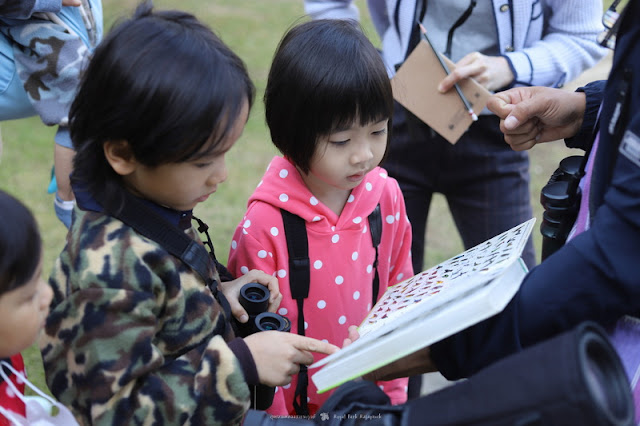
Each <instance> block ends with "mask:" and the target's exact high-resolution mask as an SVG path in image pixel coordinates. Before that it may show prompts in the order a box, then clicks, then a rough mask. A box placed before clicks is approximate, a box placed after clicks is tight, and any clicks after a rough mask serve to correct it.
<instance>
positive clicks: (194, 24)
mask: <svg viewBox="0 0 640 426" xmlns="http://www.w3.org/2000/svg"><path fill="white" fill-rule="evenodd" d="M254 93H255V89H254V86H253V83H252V82H251V80H250V78H249V75H248V73H247V70H246V67H245V65H244V63H243V62H242V60H241V59H240V58H238V56H236V55H235V54H234V53H233V52H232V51H231V50H230V49H229V48H228V47H227V46H226V45H225V44H224V43H223V42H222V41H221V40H220V39H219V38H218V37H217V36H216V35H215V34H214V33H213V32H212V31H211V29H209V28H208V27H206V26H205V25H203V24H202V23H200V22H199V21H198V20H197V19H196V18H195V17H194V16H193V15H191V14H188V13H185V12H180V11H175V10H173V11H154V10H153V7H152V4H151V2H150V1H147V2H144V3H142V4H141V5H139V6H138V8H137V10H136V11H135V13H134V15H133V17H132V18H130V19H127V20H124V21H121V22H120V23H118V24H117V25H116V26H115V27H114V28H113V29H112V30H111V31H110V33H109V34H108V35H107V36H106V37H105V38H104V40H103V41H102V42H101V43H100V45H99V46H98V47H97V48H96V51H95V53H94V55H93V57H92V59H91V61H90V63H89V66H88V67H87V71H86V72H85V74H84V76H83V80H82V83H81V86H80V89H79V91H78V94H77V96H76V98H75V100H74V102H73V105H72V107H71V111H70V114H69V118H70V131H71V138H72V140H73V144H74V148H75V150H76V155H75V159H74V171H73V174H72V178H71V180H72V183H73V184H74V189H75V188H76V187H81V188H83V189H85V190H87V191H89V193H90V194H91V195H92V196H93V197H97V195H100V200H101V201H102V202H103V206H102V207H103V208H104V209H105V211H106V212H108V213H112V214H113V213H115V212H117V211H118V209H119V208H121V206H122V191H123V190H124V189H123V184H122V180H121V177H120V176H119V175H117V174H116V173H115V171H114V170H113V169H112V168H111V166H110V165H109V163H108V162H107V160H106V158H105V156H104V153H103V145H104V142H106V141H121V140H123V141H126V142H127V143H128V145H129V147H130V149H131V153H132V154H133V156H134V157H135V160H136V161H137V162H138V163H141V164H143V165H145V166H148V167H156V166H159V165H162V164H167V163H179V162H184V161H190V160H194V159H197V158H198V157H201V156H205V155H207V154H209V153H211V152H212V151H213V150H215V149H216V147H217V146H218V145H219V143H221V141H223V140H224V139H225V138H226V137H227V136H228V134H229V133H230V131H231V127H232V126H233V124H234V122H235V119H236V117H238V115H239V113H240V111H241V108H242V106H243V105H244V103H245V102H248V103H249V106H251V105H252V103H253V99H254ZM205 148H206V149H205Z"/></svg>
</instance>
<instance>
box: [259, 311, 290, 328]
mask: <svg viewBox="0 0 640 426" xmlns="http://www.w3.org/2000/svg"><path fill="white" fill-rule="evenodd" d="M256 328H257V329H258V330H259V331H270V330H275V331H289V330H291V322H289V320H288V319H287V318H285V317H283V316H282V315H278V314H274V313H272V312H263V313H261V314H260V315H258V316H257V317H256Z"/></svg>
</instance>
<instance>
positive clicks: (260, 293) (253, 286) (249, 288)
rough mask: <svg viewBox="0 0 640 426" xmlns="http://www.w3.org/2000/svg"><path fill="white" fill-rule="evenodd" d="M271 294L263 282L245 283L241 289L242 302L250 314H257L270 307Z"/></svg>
mask: <svg viewBox="0 0 640 426" xmlns="http://www.w3.org/2000/svg"><path fill="white" fill-rule="evenodd" d="M269 296H270V293H269V289H268V288H267V287H265V286H263V285H262V284H257V283H249V284H245V285H244V286H243V287H242V288H241V289H240V304H241V305H242V307H243V308H244V309H245V310H246V311H247V313H248V314H249V315H257V314H259V313H260V312H264V311H266V310H267V308H268V307H269Z"/></svg>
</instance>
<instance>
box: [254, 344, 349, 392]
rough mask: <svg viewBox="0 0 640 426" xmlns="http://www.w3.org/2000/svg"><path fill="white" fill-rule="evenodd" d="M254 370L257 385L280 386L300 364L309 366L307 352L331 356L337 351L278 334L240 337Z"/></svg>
mask: <svg viewBox="0 0 640 426" xmlns="http://www.w3.org/2000/svg"><path fill="white" fill-rule="evenodd" d="M244 341H245V343H246V344H247V346H248V347H249V350H250V351H251V354H252V355H253V359H254V361H255V363H256V369H257V370H258V377H259V378H260V383H262V384H265V385H267V386H283V385H287V384H289V383H291V377H292V376H293V375H294V374H298V372H299V371H300V364H305V365H309V364H311V363H313V355H312V354H311V352H318V353H321V354H327V355H329V354H332V353H334V352H335V351H337V350H338V349H339V348H338V347H337V346H335V345H332V344H331V343H327V342H323V341H321V340H316V339H312V338H311V337H305V336H299V335H297V334H292V333H285V332H282V331H261V332H259V333H254V334H251V335H249V336H247V337H245V338H244Z"/></svg>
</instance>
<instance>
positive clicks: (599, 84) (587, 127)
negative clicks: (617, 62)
mask: <svg viewBox="0 0 640 426" xmlns="http://www.w3.org/2000/svg"><path fill="white" fill-rule="evenodd" d="M606 83H607V82H606V80H598V81H594V82H591V83H589V84H587V85H586V86H584V87H579V88H578V89H577V90H576V92H584V93H585V95H586V97H587V106H586V109H585V111H584V117H583V118H582V126H581V127H580V130H579V131H578V134H576V135H575V136H573V137H571V138H568V139H565V144H566V145H567V147H568V148H582V149H585V147H586V144H588V143H589V142H591V140H592V139H593V135H594V130H595V128H596V122H597V120H598V112H599V111H600V105H602V97H603V96H604V87H605V85H606Z"/></svg>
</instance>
